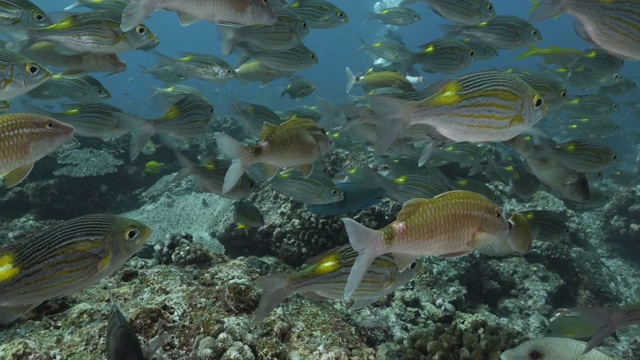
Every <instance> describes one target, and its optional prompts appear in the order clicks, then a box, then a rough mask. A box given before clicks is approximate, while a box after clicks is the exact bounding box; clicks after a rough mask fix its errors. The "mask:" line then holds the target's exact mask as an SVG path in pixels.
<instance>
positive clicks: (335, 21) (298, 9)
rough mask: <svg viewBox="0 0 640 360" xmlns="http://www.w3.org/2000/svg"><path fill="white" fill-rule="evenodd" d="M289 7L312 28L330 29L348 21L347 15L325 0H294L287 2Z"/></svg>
mask: <svg viewBox="0 0 640 360" xmlns="http://www.w3.org/2000/svg"><path fill="white" fill-rule="evenodd" d="M289 9H291V10H293V11H294V12H295V13H296V15H298V16H299V17H300V18H301V19H303V20H305V21H306V22H307V24H308V25H309V27H310V28H312V29H330V28H336V27H339V26H342V25H346V24H348V23H349V16H347V14H346V13H345V12H344V11H343V10H342V9H340V8H338V7H337V6H335V5H334V4H332V3H330V2H328V1H326V0H296V1H294V2H292V3H291V4H289Z"/></svg>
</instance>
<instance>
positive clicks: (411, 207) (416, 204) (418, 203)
mask: <svg viewBox="0 0 640 360" xmlns="http://www.w3.org/2000/svg"><path fill="white" fill-rule="evenodd" d="M427 201H429V200H427V199H420V198H416V199H411V200H409V201H407V202H405V203H404V204H403V205H402V210H400V212H399V213H398V216H397V217H396V221H397V222H401V221H404V220H405V219H407V218H408V217H410V216H411V215H413V213H414V212H416V211H418V210H419V209H420V207H422V206H423V205H424V204H425V202H427Z"/></svg>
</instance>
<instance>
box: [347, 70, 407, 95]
mask: <svg viewBox="0 0 640 360" xmlns="http://www.w3.org/2000/svg"><path fill="white" fill-rule="evenodd" d="M346 72H347V88H346V90H347V93H348V92H350V91H351V89H352V88H353V86H354V85H355V84H358V85H360V86H362V88H363V89H364V91H365V93H368V92H371V91H372V90H375V89H379V88H396V89H400V90H402V91H407V92H411V91H416V89H415V88H414V87H413V84H411V82H410V81H409V80H407V78H406V77H404V76H402V75H401V74H399V73H397V72H393V71H381V72H373V71H372V72H367V73H366V74H363V75H359V76H355V75H354V74H353V72H352V71H351V69H349V67H348V66H347V68H346Z"/></svg>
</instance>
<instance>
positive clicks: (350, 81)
mask: <svg viewBox="0 0 640 360" xmlns="http://www.w3.org/2000/svg"><path fill="white" fill-rule="evenodd" d="M345 70H346V72H347V94H348V93H349V92H350V91H351V89H352V88H353V85H355V83H356V76H355V75H354V74H353V72H352V71H351V69H349V67H348V66H347V68H346V69H345Z"/></svg>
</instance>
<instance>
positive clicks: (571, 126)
mask: <svg viewBox="0 0 640 360" xmlns="http://www.w3.org/2000/svg"><path fill="white" fill-rule="evenodd" d="M563 122H564V123H565V127H566V129H567V132H568V133H569V134H572V135H573V134H574V133H577V134H578V135H579V137H582V138H586V137H594V136H596V137H605V136H609V135H613V134H616V133H619V132H620V125H618V124H617V123H616V122H614V121H612V120H610V119H608V118H606V117H585V118H573V119H569V120H565V121H563Z"/></svg>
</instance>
